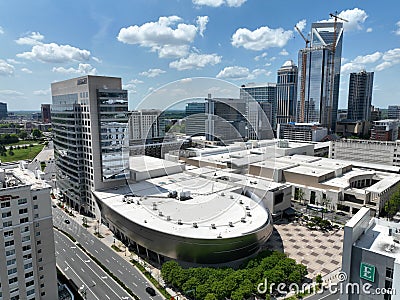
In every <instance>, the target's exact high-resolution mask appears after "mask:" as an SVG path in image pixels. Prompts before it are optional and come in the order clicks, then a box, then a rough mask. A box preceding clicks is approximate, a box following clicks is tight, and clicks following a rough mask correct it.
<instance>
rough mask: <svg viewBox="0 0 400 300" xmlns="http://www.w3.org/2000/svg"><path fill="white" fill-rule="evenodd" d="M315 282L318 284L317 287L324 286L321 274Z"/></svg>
mask: <svg viewBox="0 0 400 300" xmlns="http://www.w3.org/2000/svg"><path fill="white" fill-rule="evenodd" d="M315 282H316V283H317V285H318V287H321V285H322V282H323V281H322V275H321V274H318V275H317V276H316V277H315Z"/></svg>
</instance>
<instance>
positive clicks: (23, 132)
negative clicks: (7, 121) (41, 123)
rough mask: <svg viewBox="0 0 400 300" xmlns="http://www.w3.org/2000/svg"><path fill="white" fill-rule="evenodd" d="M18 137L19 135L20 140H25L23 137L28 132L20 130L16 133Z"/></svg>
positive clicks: (26, 135)
mask: <svg viewBox="0 0 400 300" xmlns="http://www.w3.org/2000/svg"><path fill="white" fill-rule="evenodd" d="M18 137H19V138H20V139H21V140H25V139H26V138H27V137H28V133H27V132H26V131H25V130H21V131H20V132H19V133H18Z"/></svg>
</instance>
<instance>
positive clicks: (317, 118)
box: [297, 22, 343, 131]
mask: <svg viewBox="0 0 400 300" xmlns="http://www.w3.org/2000/svg"><path fill="white" fill-rule="evenodd" d="M342 43H343V23H340V22H337V23H336V26H335V23H334V22H320V23H313V24H312V26H311V45H310V47H309V48H304V49H301V50H300V51H299V63H298V65H299V80H298V96H297V99H298V101H297V121H298V122H305V123H310V122H318V123H320V124H321V125H322V126H323V127H327V128H328V130H329V131H334V130H335V125H336V119H337V110H338V100H339V81H340V65H341V57H342Z"/></svg>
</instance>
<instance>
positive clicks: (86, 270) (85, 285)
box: [54, 230, 133, 300]
mask: <svg viewBox="0 0 400 300" xmlns="http://www.w3.org/2000/svg"><path fill="white" fill-rule="evenodd" d="M54 240H55V248H56V258H57V265H58V268H59V269H61V270H62V272H63V273H64V274H65V275H66V276H67V278H70V279H72V281H73V282H74V283H75V284H76V285H77V286H78V288H79V292H80V293H81V294H82V296H83V298H84V299H87V300H92V299H93V300H102V299H108V300H110V299H126V300H128V299H133V298H132V297H131V296H130V295H129V294H128V293H127V292H126V291H125V290H124V289H123V288H122V287H120V286H119V285H118V284H117V283H116V282H115V281H114V280H113V279H112V278H110V276H108V274H107V273H106V272H105V271H104V270H103V269H101V268H100V267H99V266H98V265H97V264H96V263H94V262H93V261H92V260H91V259H90V258H89V256H88V255H87V254H86V253H85V252H83V251H82V250H81V249H80V248H79V247H77V245H76V244H75V243H73V242H72V241H71V240H70V239H69V238H68V237H67V236H65V235H64V234H63V233H60V232H59V231H57V230H54Z"/></svg>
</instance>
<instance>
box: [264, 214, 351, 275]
mask: <svg viewBox="0 0 400 300" xmlns="http://www.w3.org/2000/svg"><path fill="white" fill-rule="evenodd" d="M274 227H275V229H274V232H273V234H272V235H271V237H270V241H269V242H268V248H270V249H273V250H279V251H284V252H285V253H286V254H287V256H288V257H290V258H293V259H295V260H296V261H297V262H298V263H302V264H304V265H305V266H307V269H308V276H307V277H309V278H310V279H315V276H317V274H321V275H322V276H325V275H327V274H330V273H332V272H333V271H335V270H337V269H338V268H340V267H341V265H342V242H343V229H340V230H338V231H330V232H322V231H320V230H310V229H308V228H307V227H306V226H304V225H301V224H299V223H293V222H292V223H282V224H275V225H274Z"/></svg>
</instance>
